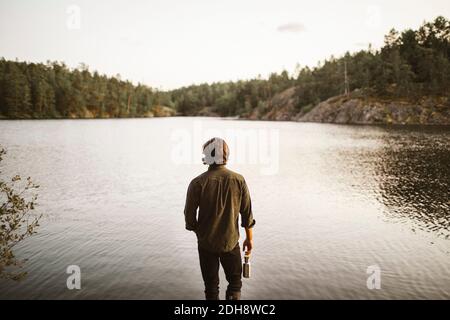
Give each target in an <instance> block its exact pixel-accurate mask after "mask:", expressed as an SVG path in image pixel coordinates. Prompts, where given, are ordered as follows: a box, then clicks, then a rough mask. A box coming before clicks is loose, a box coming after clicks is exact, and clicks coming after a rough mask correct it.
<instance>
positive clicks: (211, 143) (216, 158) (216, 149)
mask: <svg viewBox="0 0 450 320" xmlns="http://www.w3.org/2000/svg"><path fill="white" fill-rule="evenodd" d="M229 154H230V149H229V148H228V145H227V143H226V142H225V140H223V139H222V138H212V139H210V140H208V141H206V142H205V143H204V144H203V155H204V157H203V164H207V165H214V164H227V161H228V156H229Z"/></svg>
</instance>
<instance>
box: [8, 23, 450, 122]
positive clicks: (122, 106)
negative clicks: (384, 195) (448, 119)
mask: <svg viewBox="0 0 450 320" xmlns="http://www.w3.org/2000/svg"><path fill="white" fill-rule="evenodd" d="M345 74H347V79H348V82H347V83H346V82H345V81H344V79H345ZM346 87H347V88H348V90H349V91H350V93H351V92H355V91H358V92H359V94H361V92H363V94H364V95H367V96H371V97H383V98H388V99H389V98H404V99H408V100H410V101H414V100H415V99H419V98H420V97H422V96H436V97H445V98H447V99H448V98H450V90H449V88H450V21H449V20H448V19H446V18H445V17H442V16H440V17H437V18H436V19H435V20H434V21H431V22H424V23H423V25H422V26H421V27H420V28H419V29H418V30H412V29H408V30H404V31H402V32H398V31H396V30H394V29H392V30H391V31H390V32H389V33H388V34H387V35H386V36H385V41H384V46H383V47H382V48H380V49H376V50H375V49H373V48H372V47H371V46H369V48H367V49H366V50H361V51H359V52H355V53H346V54H345V55H344V56H342V57H338V58H336V57H330V58H328V59H326V60H325V61H322V62H320V63H318V65H317V66H315V67H314V68H310V67H307V66H305V67H300V66H298V67H297V68H296V70H295V71H294V72H291V73H289V72H288V71H286V70H284V71H282V72H281V73H272V74H271V75H270V76H269V77H267V78H262V77H260V76H259V77H257V78H254V79H250V80H242V81H237V82H218V83H211V84H206V83H205V84H200V85H192V86H188V87H182V88H179V89H175V90H171V91H158V90H156V89H154V88H151V87H149V86H147V85H144V84H140V83H139V84H137V85H136V84H133V83H132V82H130V81H127V80H122V79H121V77H120V75H117V76H115V77H109V76H106V75H102V74H99V73H98V72H97V71H90V70H89V68H88V66H86V65H84V64H81V65H80V66H79V67H78V68H75V69H70V68H68V67H67V66H66V65H65V64H64V63H62V62H52V61H48V62H46V63H32V62H20V61H8V60H6V59H4V58H2V59H0V117H1V118H9V119H18V118H37V119H39V118H122V117H152V116H161V115H166V114H165V113H164V112H162V110H167V109H169V108H170V110H173V114H177V115H181V116H183V115H184V116H196V115H203V114H204V112H205V111H204V110H205V108H206V109H207V110H208V112H209V113H213V114H216V115H219V116H239V117H243V118H245V117H247V116H248V115H249V114H250V113H251V112H252V110H254V109H255V108H257V107H259V106H260V105H262V104H263V103H264V102H266V101H270V99H271V98H273V97H274V95H276V94H277V93H280V92H282V91H284V90H286V89H289V88H295V94H296V96H297V101H298V103H297V105H296V108H297V109H298V110H299V111H300V110H301V109H302V108H310V107H311V106H314V105H316V104H318V103H319V102H321V101H324V100H326V99H328V98H330V97H334V96H338V95H341V94H343V93H344V92H345V90H346ZM449 100H450V99H449ZM269 107H270V106H269Z"/></svg>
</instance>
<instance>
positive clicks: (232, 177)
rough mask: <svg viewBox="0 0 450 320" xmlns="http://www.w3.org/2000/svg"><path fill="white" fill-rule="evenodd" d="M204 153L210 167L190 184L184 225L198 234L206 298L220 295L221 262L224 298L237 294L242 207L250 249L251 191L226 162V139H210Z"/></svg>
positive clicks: (246, 244) (246, 246)
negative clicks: (224, 281)
mask: <svg viewBox="0 0 450 320" xmlns="http://www.w3.org/2000/svg"><path fill="white" fill-rule="evenodd" d="M203 155H204V157H203V163H204V164H206V165H209V167H208V170H207V171H206V172H204V173H203V174H201V175H199V176H198V177H196V178H195V179H194V180H192V181H191V183H190V184H189V188H188V191H187V196H186V206H185V208H184V216H185V221H186V229H187V230H190V231H194V232H195V233H196V235H197V240H198V253H199V257H200V269H201V272H202V277H203V281H204V283H205V297H206V300H218V299H219V262H220V264H221V265H222V267H223V269H224V271H225V275H226V278H227V281H228V288H227V292H226V299H227V300H239V299H240V297H241V287H242V281H241V274H242V261H241V252H240V248H239V223H238V220H239V213H240V214H241V226H242V227H243V228H245V233H246V239H245V240H244V243H243V250H246V253H245V254H246V255H250V253H251V250H252V248H253V240H252V238H253V235H252V228H253V226H254V225H255V220H254V219H253V214H252V205H251V200H250V193H249V191H248V188H247V184H246V182H245V180H244V177H243V176H241V175H240V174H238V173H236V172H233V171H231V170H228V169H227V168H226V167H225V165H226V163H227V160H228V156H229V149H228V146H227V144H226V142H225V141H224V140H223V139H220V138H213V139H211V140H209V141H207V142H206V143H205V144H204V145H203ZM197 208H199V212H198V218H197Z"/></svg>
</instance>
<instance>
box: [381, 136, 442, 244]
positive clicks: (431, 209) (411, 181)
mask: <svg viewBox="0 0 450 320" xmlns="http://www.w3.org/2000/svg"><path fill="white" fill-rule="evenodd" d="M449 148H450V147H449V139H448V136H439V135H417V134H416V135H414V134H411V136H410V137H408V139H404V138H403V136H402V135H398V134H397V135H396V134H393V135H389V136H387V137H385V146H384V147H383V148H382V150H380V151H379V152H377V156H378V157H379V160H378V161H376V178H377V181H378V183H379V185H380V191H381V195H380V197H379V200H380V201H381V202H382V203H383V204H385V205H386V206H387V207H388V213H387V214H389V215H390V216H391V217H393V218H408V219H411V220H413V221H414V222H416V223H417V227H418V228H419V229H422V230H426V231H430V232H435V233H437V234H438V235H440V236H443V237H445V238H447V239H448V238H449V235H450V214H449V213H450V191H449V190H450V149H449Z"/></svg>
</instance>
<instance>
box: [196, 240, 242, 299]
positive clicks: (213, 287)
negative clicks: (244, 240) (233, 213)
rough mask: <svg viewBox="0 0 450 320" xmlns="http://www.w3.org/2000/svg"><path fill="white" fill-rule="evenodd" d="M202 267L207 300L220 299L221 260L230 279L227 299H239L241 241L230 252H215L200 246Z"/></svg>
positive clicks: (228, 279)
mask: <svg viewBox="0 0 450 320" xmlns="http://www.w3.org/2000/svg"><path fill="white" fill-rule="evenodd" d="M198 253H199V257H200V269H201V271H202V277H203V282H204V283H205V297H206V300H218V299H219V262H220V264H221V265H222V267H223V270H224V271H225V276H226V278H227V281H228V288H227V292H226V299H227V300H239V299H240V296H241V288H242V281H241V274H242V260H241V250H240V247H239V243H238V244H237V245H236V247H235V248H234V249H233V250H231V251H229V252H220V253H215V252H211V251H208V250H205V249H202V248H200V247H199V248H198Z"/></svg>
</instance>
